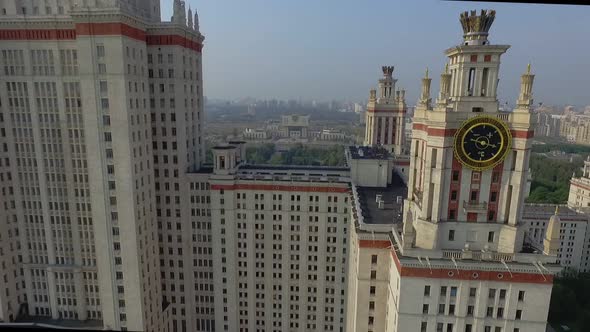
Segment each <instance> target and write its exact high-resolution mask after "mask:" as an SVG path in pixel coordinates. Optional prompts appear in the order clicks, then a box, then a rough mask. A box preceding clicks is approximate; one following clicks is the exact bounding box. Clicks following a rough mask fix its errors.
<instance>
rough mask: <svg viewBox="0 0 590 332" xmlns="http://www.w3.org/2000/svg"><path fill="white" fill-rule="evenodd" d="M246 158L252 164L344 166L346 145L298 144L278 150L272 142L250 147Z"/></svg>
mask: <svg viewBox="0 0 590 332" xmlns="http://www.w3.org/2000/svg"><path fill="white" fill-rule="evenodd" d="M246 159H247V160H248V162H249V163H252V164H271V165H312V166H343V165H345V164H346V159H345V156H344V146H342V145H334V146H331V147H312V146H308V145H303V144H297V145H294V146H293V147H291V148H290V149H287V150H284V151H278V150H277V148H276V146H275V145H274V144H272V143H268V144H263V145H258V146H255V147H249V148H247V149H246Z"/></svg>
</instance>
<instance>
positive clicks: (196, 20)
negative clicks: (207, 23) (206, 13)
mask: <svg viewBox="0 0 590 332" xmlns="http://www.w3.org/2000/svg"><path fill="white" fill-rule="evenodd" d="M194 24H195V30H196V31H199V14H198V13H197V10H196V9H195V21H194Z"/></svg>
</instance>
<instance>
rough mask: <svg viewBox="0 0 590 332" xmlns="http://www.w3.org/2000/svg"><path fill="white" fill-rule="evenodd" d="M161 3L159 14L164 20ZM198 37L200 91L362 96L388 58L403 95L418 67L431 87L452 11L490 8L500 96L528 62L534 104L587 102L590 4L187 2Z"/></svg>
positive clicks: (416, 80)
mask: <svg viewBox="0 0 590 332" xmlns="http://www.w3.org/2000/svg"><path fill="white" fill-rule="evenodd" d="M165 2H167V1H164V0H163V1H162V4H163V6H162V10H163V12H162V16H163V17H164V18H165V19H169V18H170V15H171V13H170V10H171V9H170V8H171V5H170V4H169V3H165ZM188 5H191V6H192V8H193V9H194V8H198V12H199V17H200V25H201V31H202V33H203V34H204V35H205V36H206V40H205V46H204V51H203V52H204V55H205V57H204V59H205V60H204V63H203V70H204V76H205V78H206V82H207V83H206V84H205V86H204V89H205V95H206V96H207V97H208V98H210V99H211V98H220V99H238V98H244V97H254V98H261V99H271V98H277V99H304V100H305V99H307V100H312V99H315V100H318V101H320V100H332V99H338V100H349V101H357V100H364V99H366V98H367V96H368V91H369V89H370V88H372V87H373V86H374V82H375V79H376V78H377V77H378V76H379V75H380V74H381V73H380V66H381V65H386V64H387V65H394V66H395V72H394V76H395V77H396V78H397V79H398V80H399V81H398V86H399V87H401V88H404V89H406V90H407V98H408V101H409V102H411V103H413V102H414V101H415V100H416V99H417V98H418V93H419V88H420V78H421V77H422V75H424V71H425V69H426V67H428V68H429V69H430V73H431V76H432V77H433V91H438V88H439V87H438V84H439V82H438V78H439V74H440V72H441V71H442V69H443V68H444V63H445V57H444V55H443V54H442V50H444V49H447V48H449V47H452V46H454V45H457V44H459V43H460V41H461V38H462V31H461V29H460V25H459V23H458V22H456V24H452V23H450V22H449V18H453V19H454V20H456V17H457V13H458V12H460V11H465V10H471V9H474V8H492V9H495V10H497V11H498V15H497V17H496V24H494V26H493V27H492V30H491V32H490V39H491V41H492V42H493V43H499V44H508V45H511V46H512V47H511V48H510V51H509V52H508V53H507V55H506V56H505V57H504V58H503V62H502V67H501V73H500V86H499V98H500V101H501V103H502V104H503V103H504V102H509V103H510V104H514V101H515V99H516V97H517V94H518V84H519V80H520V74H521V73H523V72H524V71H525V70H526V65H527V63H529V62H530V63H531V65H532V71H533V72H534V74H535V75H536V79H535V103H538V102H543V103H544V104H546V105H577V106H584V105H587V104H590V101H589V100H588V98H587V94H588V86H590V66H589V65H588V55H589V54H590V46H589V44H588V43H587V33H588V29H587V27H586V23H585V22H586V20H587V18H588V17H589V15H590V7H585V6H556V5H527V4H498V3H489V2H446V1H438V0H421V1H401V0H392V1H375V0H369V1H362V2H361V1H349V0H344V1H336V0H327V1H311V0H300V1H264V0H250V1H239V0H227V1H214V0H201V1H197V0H189V1H187V7H188Z"/></svg>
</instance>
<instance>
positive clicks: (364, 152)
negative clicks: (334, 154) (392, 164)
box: [348, 146, 391, 160]
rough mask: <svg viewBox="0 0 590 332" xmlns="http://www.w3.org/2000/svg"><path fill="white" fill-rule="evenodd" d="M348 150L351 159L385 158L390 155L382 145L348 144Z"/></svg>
mask: <svg viewBox="0 0 590 332" xmlns="http://www.w3.org/2000/svg"><path fill="white" fill-rule="evenodd" d="M348 151H349V152H350V156H351V158H352V159H379V160H387V159H389V158H390V157H391V155H390V154H389V152H387V150H385V149H384V148H382V147H374V146H349V147H348Z"/></svg>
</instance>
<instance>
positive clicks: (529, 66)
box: [526, 62, 531, 74]
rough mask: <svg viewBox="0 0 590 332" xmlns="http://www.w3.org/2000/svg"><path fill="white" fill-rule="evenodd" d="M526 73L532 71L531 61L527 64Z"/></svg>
mask: <svg viewBox="0 0 590 332" xmlns="http://www.w3.org/2000/svg"><path fill="white" fill-rule="evenodd" d="M526 73H527V74H530V73H531V63H530V62H529V64H528V65H527V66H526Z"/></svg>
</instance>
